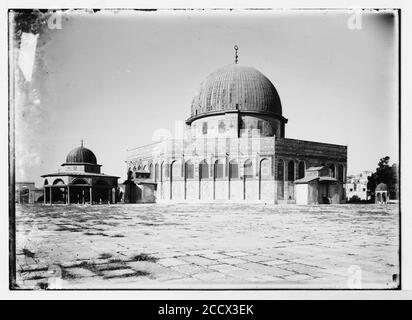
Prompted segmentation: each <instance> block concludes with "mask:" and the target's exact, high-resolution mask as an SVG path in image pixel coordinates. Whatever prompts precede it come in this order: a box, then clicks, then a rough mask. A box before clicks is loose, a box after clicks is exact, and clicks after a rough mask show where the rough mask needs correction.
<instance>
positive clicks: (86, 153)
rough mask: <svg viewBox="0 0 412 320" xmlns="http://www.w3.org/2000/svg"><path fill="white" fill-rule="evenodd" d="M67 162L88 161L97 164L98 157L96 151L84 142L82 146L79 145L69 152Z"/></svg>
mask: <svg viewBox="0 0 412 320" xmlns="http://www.w3.org/2000/svg"><path fill="white" fill-rule="evenodd" d="M66 163H67V164H75V163H88V164H97V159H96V156H95V155H94V153H93V152H92V151H91V150H90V149H87V148H85V147H83V143H82V145H81V146H80V147H77V148H75V149H73V150H72V151H70V152H69V154H68V155H67V157H66Z"/></svg>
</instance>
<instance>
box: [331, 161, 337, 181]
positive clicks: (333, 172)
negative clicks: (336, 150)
mask: <svg viewBox="0 0 412 320" xmlns="http://www.w3.org/2000/svg"><path fill="white" fill-rule="evenodd" d="M329 168H330V171H331V175H332V178H335V177H336V166H335V165H334V164H333V163H332V164H331V165H330V166H329Z"/></svg>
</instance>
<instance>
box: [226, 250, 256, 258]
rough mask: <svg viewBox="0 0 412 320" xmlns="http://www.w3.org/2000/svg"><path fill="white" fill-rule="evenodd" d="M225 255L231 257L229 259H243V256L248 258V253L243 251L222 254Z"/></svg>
mask: <svg viewBox="0 0 412 320" xmlns="http://www.w3.org/2000/svg"><path fill="white" fill-rule="evenodd" d="M223 253H224V254H225V255H228V256H231V257H243V256H250V253H249V252H244V251H225V252H223Z"/></svg>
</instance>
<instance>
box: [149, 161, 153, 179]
mask: <svg viewBox="0 0 412 320" xmlns="http://www.w3.org/2000/svg"><path fill="white" fill-rule="evenodd" d="M149 173H150V174H149V178H153V164H151V163H150V164H149Z"/></svg>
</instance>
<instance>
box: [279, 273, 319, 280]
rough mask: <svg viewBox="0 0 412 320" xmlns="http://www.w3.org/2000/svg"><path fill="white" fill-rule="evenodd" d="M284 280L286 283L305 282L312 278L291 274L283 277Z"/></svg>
mask: <svg viewBox="0 0 412 320" xmlns="http://www.w3.org/2000/svg"><path fill="white" fill-rule="evenodd" d="M285 279H286V280H288V281H306V280H312V279H313V277H311V276H308V275H306V274H292V275H290V276H285Z"/></svg>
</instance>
